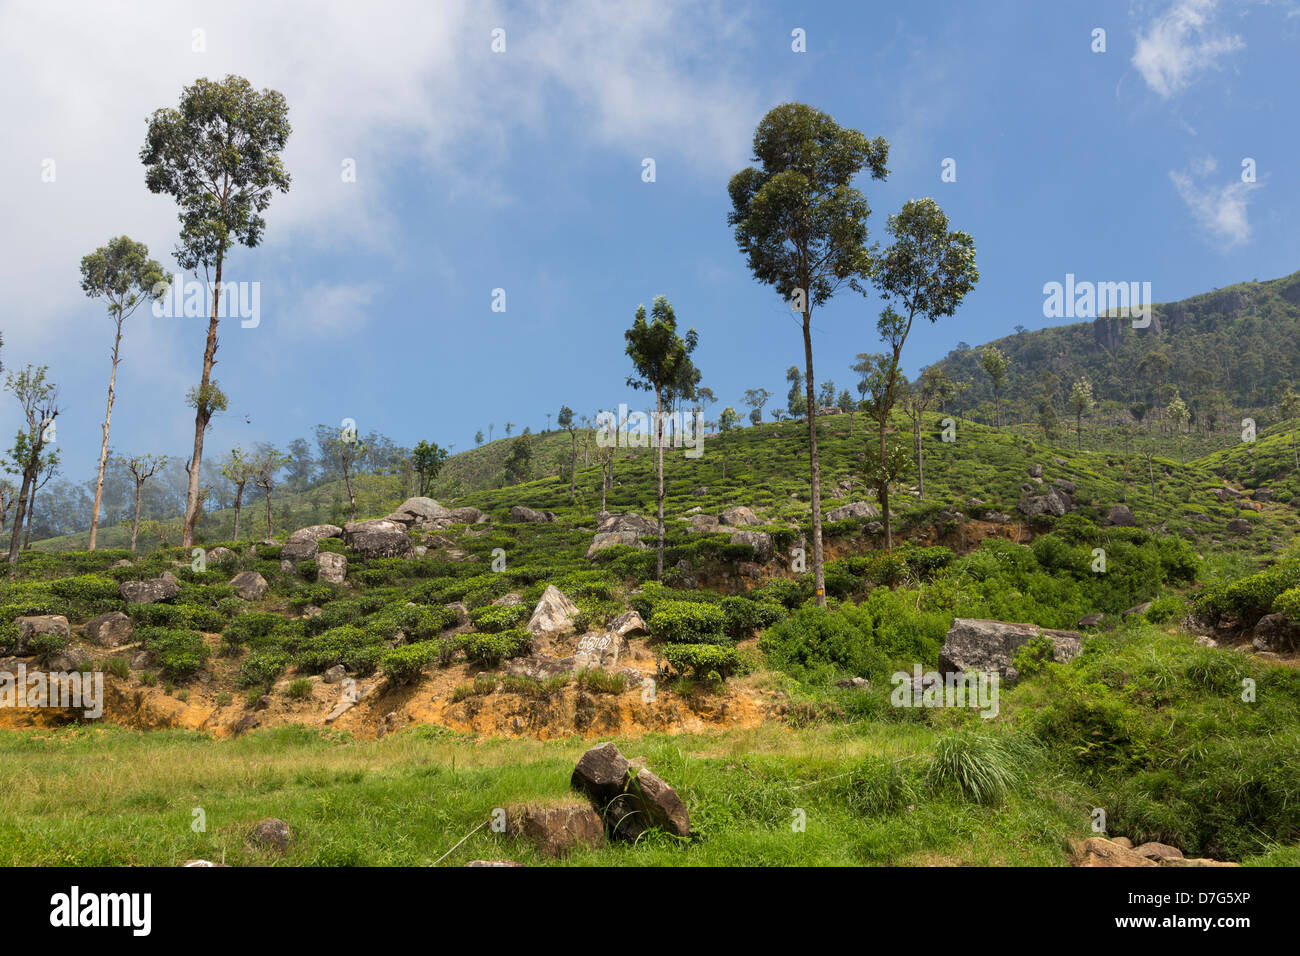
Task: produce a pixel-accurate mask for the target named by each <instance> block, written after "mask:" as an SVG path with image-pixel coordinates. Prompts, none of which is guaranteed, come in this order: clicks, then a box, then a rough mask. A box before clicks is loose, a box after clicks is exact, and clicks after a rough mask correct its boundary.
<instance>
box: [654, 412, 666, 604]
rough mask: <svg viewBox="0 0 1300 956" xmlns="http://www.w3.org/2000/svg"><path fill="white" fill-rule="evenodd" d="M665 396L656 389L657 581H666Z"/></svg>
mask: <svg viewBox="0 0 1300 956" xmlns="http://www.w3.org/2000/svg"><path fill="white" fill-rule="evenodd" d="M663 407H664V405H663V396H662V395H661V393H660V391H659V389H657V388H656V389H655V446H656V448H655V451H656V453H657V456H658V460H659V463H658V471H659V492H658V499H659V552H658V554H657V555H656V556H655V580H656V581H662V580H663V579H664V440H663V434H662V431H663V425H664V422H663Z"/></svg>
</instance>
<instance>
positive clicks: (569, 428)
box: [555, 405, 578, 498]
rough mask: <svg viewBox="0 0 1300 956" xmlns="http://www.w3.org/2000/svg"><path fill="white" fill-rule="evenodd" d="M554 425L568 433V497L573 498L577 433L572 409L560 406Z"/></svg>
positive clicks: (576, 468) (576, 467)
mask: <svg viewBox="0 0 1300 956" xmlns="http://www.w3.org/2000/svg"><path fill="white" fill-rule="evenodd" d="M555 423H556V424H557V425H559V426H560V427H561V428H563V429H564V430H565V431H566V432H568V433H569V444H570V446H571V447H570V451H569V497H570V498H573V497H575V494H576V492H575V490H574V482H575V481H576V480H577V475H578V433H577V431H576V430H575V428H574V423H573V409H572V408H570V407H569V406H568V405H562V406H560V414H559V416H558V417H556V419H555Z"/></svg>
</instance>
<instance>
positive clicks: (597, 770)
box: [569, 743, 628, 807]
mask: <svg viewBox="0 0 1300 956" xmlns="http://www.w3.org/2000/svg"><path fill="white" fill-rule="evenodd" d="M627 782H628V762H627V758H625V757H624V756H623V755H622V754H621V753H620V752H619V749H618V747H616V746H615V745H614V744H612V743H603V744H600V745H599V746H596V747H592V748H591V749H590V750H588V751H587V752H586V753H585V754H583V755H582V757H581V758H579V760H578V765H577V766H576V767H574V768H573V776H572V777H571V778H570V779H569V783H570V785H571V786H572V787H573V788H574V789H575V790H578V791H580V792H581V793H585V794H586V795H587V796H589V797H590V798H591V799H592V800H594V801H595V802H596V805H597V806H598V807H604V806H606V805H607V804H608V803H609V802H610V801H611V800H613V799H614V798H615V797H617V796H618V795H619V794H621V793H622V792H623V790H624V789H625V788H626V787H627Z"/></svg>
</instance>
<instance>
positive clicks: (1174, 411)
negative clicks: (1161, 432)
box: [1165, 389, 1191, 464]
mask: <svg viewBox="0 0 1300 956" xmlns="http://www.w3.org/2000/svg"><path fill="white" fill-rule="evenodd" d="M1165 416H1166V417H1167V418H1168V419H1169V421H1170V423H1171V424H1172V425H1173V426H1174V434H1175V435H1177V436H1178V461H1179V464H1186V463H1187V458H1186V446H1185V444H1184V440H1183V437H1182V432H1183V428H1184V427H1185V426H1186V425H1187V420H1188V419H1189V418H1190V417H1191V413H1190V412H1188V410H1187V403H1186V402H1184V401H1183V400H1182V398H1181V397H1180V396H1179V394H1178V389H1174V397H1173V398H1171V399H1170V400H1169V405H1168V407H1167V408H1166V409H1165Z"/></svg>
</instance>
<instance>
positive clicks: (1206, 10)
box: [1133, 0, 1246, 99]
mask: <svg viewBox="0 0 1300 956" xmlns="http://www.w3.org/2000/svg"><path fill="white" fill-rule="evenodd" d="M1217 7H1218V0H1175V2H1174V4H1173V5H1172V6H1171V7H1170V8H1169V9H1168V10H1166V11H1165V12H1164V13H1163V14H1161V15H1160V16H1158V17H1156V18H1155V19H1154V20H1152V21H1151V22H1150V23H1149V24H1147V27H1146V30H1145V31H1144V32H1140V33H1139V34H1138V37H1137V50H1136V52H1134V54H1133V65H1134V66H1135V67H1137V69H1138V71H1139V72H1140V73H1141V74H1142V78H1143V79H1144V80H1146V82H1147V85H1148V86H1149V87H1151V89H1152V90H1154V91H1155V92H1156V93H1157V94H1158V95H1159V96H1161V97H1162V98H1164V99H1169V98H1170V97H1172V96H1174V95H1175V94H1177V93H1179V92H1181V91H1182V90H1184V89H1186V88H1187V86H1189V85H1190V84H1191V83H1192V81H1193V80H1195V79H1196V76H1197V75H1198V74H1200V73H1203V72H1204V71H1206V70H1210V69H1218V67H1219V60H1220V59H1221V58H1223V57H1224V56H1226V55H1228V54H1229V53H1234V52H1236V51H1237V50H1241V49H1244V48H1245V46H1246V44H1245V41H1243V40H1242V39H1241V37H1240V36H1238V35H1236V34H1228V33H1223V32H1220V31H1216V30H1215V29H1214V24H1213V21H1214V16H1215V13H1216V9H1217Z"/></svg>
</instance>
